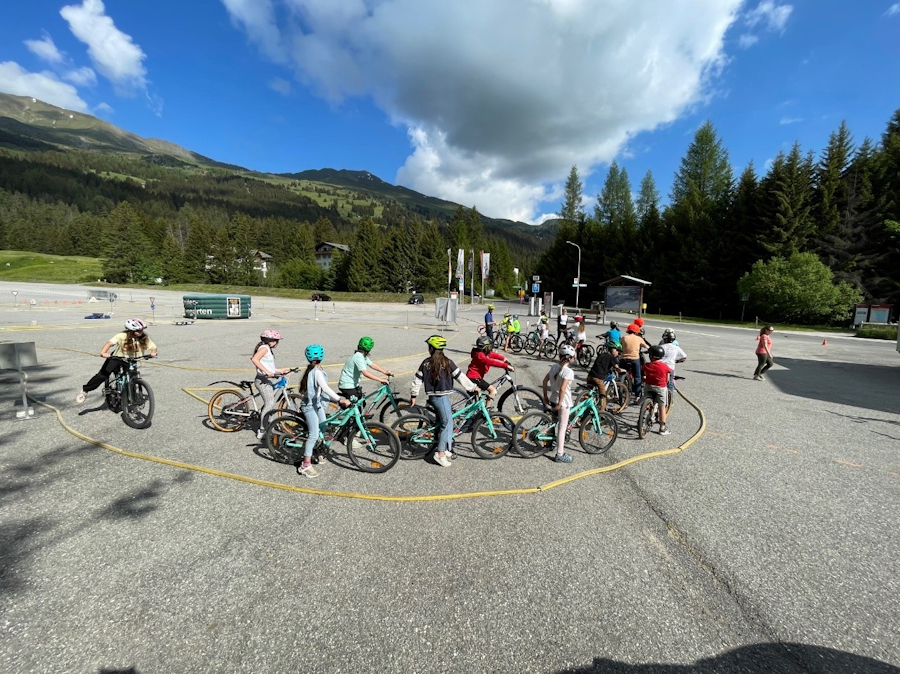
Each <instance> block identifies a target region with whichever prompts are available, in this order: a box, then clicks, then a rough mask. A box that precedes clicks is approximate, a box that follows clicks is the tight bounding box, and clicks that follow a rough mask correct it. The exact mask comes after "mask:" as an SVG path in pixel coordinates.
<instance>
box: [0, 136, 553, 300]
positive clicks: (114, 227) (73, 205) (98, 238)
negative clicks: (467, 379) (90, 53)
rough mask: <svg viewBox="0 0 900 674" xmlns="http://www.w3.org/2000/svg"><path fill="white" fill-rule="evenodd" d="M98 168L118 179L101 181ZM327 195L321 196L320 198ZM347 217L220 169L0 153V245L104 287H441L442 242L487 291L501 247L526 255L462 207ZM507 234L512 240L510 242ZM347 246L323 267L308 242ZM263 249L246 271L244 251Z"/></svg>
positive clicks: (507, 271)
mask: <svg viewBox="0 0 900 674" xmlns="http://www.w3.org/2000/svg"><path fill="white" fill-rule="evenodd" d="M102 172H108V173H113V174H117V175H125V176H130V178H128V179H125V180H121V179H108V178H104V177H102V176H101V175H100V173H102ZM333 204H334V202H333V201H332V205H333ZM353 215H354V219H353V220H348V219H347V218H344V217H342V216H341V214H340V213H339V212H338V210H337V209H336V208H334V207H323V206H321V205H318V204H317V203H316V202H314V201H313V200H311V199H310V198H308V197H304V196H300V195H297V194H294V193H292V192H290V191H289V190H287V189H285V188H284V187H282V186H278V185H273V184H271V183H267V182H265V181H263V180H257V179H253V178H247V177H243V176H239V175H236V174H234V173H231V172H229V171H226V170H213V171H209V170H206V171H199V170H195V169H193V168H192V167H189V169H187V170H186V169H185V168H184V167H183V166H180V165H179V166H175V167H166V166H164V165H161V164H160V163H159V162H155V161H154V162H147V161H142V160H140V159H135V158H133V157H131V158H129V157H121V156H107V155H101V154H88V153H79V152H68V153H65V152H36V153H30V154H28V155H26V156H25V157H21V156H16V155H13V154H12V153H6V152H3V151H2V150H0V248H3V249H10V250H24V251H34V252H39V253H49V254H54V255H84V256H89V257H100V258H102V259H103V272H104V275H105V278H106V280H108V281H110V282H112V283H153V282H154V281H155V279H157V278H162V279H164V281H165V282H166V283H211V284H232V285H263V284H264V285H272V286H278V287H286V288H309V289H321V290H346V291H351V292H373V291H375V292H397V293H407V292H412V291H417V292H444V291H446V289H447V248H454V259H455V249H456V248H466V249H467V250H469V249H474V250H475V251H479V250H485V251H487V252H490V253H491V256H492V259H493V264H492V269H491V276H490V278H489V279H488V281H487V285H488V287H491V288H495V289H496V290H497V292H498V293H500V294H502V293H512V285H513V283H514V275H513V265H512V262H511V258H512V254H515V255H516V256H517V258H518V259H519V260H521V261H520V264H521V265H527V264H531V266H534V264H536V262H537V258H538V252H537V251H536V250H534V249H532V248H533V247H532V248H529V247H528V246H526V245H523V243H522V237H514V239H515V240H514V242H513V244H512V247H513V250H514V251H515V252H514V253H512V254H511V252H510V241H508V240H507V239H505V238H501V237H499V236H497V235H494V236H487V235H485V233H484V231H483V228H482V217H481V215H480V214H479V213H478V211H477V210H475V209H474V208H472V209H465V208H462V207H460V208H459V209H457V211H456V212H455V213H454V215H453V217H452V218H451V219H450V220H449V221H441V220H435V219H425V217H424V216H422V215H419V214H416V213H414V212H412V211H411V210H409V209H407V208H405V207H402V206H400V205H398V204H396V203H392V202H386V203H384V204H383V208H382V213H381V216H380V217H378V218H376V217H375V216H374V208H372V207H368V208H362V209H359V210H358V211H356V212H354V213H353ZM511 240H512V239H511ZM324 241H328V242H335V243H344V244H347V245H349V246H350V249H351V252H350V253H349V254H348V255H344V256H343V257H339V258H338V259H336V260H334V261H333V263H332V266H331V268H330V269H329V270H328V271H327V272H326V271H324V270H322V269H321V268H320V267H319V266H318V265H317V264H316V262H315V246H316V245H317V244H318V243H321V242H324ZM254 250H260V251H263V252H265V253H268V254H269V255H271V256H272V261H271V262H272V267H273V272H272V273H271V274H269V275H268V276H267V278H266V279H263V278H262V277H261V275H260V273H259V272H256V271H254V269H253V264H252V259H253V256H252V254H251V251H254Z"/></svg>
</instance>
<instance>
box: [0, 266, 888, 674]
mask: <svg viewBox="0 0 900 674" xmlns="http://www.w3.org/2000/svg"><path fill="white" fill-rule="evenodd" d="M8 285H9V284H0V297H4V296H10V297H11V294H10V293H9V292H8V290H9V289H11V287H10V288H7V287H6V286H8ZM19 286H23V284H19ZM23 287H25V286H23ZM25 288H26V290H20V294H26V293H28V292H30V293H31V294H32V295H34V296H35V297H36V298H37V302H36V304H35V306H34V307H32V308H29V307H27V306H22V305H21V304H19V305H18V306H13V303H12V301H10V302H9V304H8V305H6V306H3V305H2V303H0V341H33V342H35V344H36V345H37V350H38V356H39V361H40V365H39V366H38V367H37V368H33V369H32V370H31V371H30V373H29V390H30V392H31V393H32V394H33V395H34V396H36V397H37V398H38V399H40V400H42V401H43V402H44V403H45V404H46V405H48V406H50V407H52V408H53V409H50V408H47V407H41V406H40V405H37V406H36V407H35V410H36V413H35V417H34V418H33V419H31V420H26V421H19V420H16V418H15V417H16V410H17V409H20V408H17V407H14V405H13V402H14V399H15V397H16V387H15V386H14V385H13V381H14V380H13V379H12V378H11V376H10V373H9V372H3V373H2V374H0V465H2V475H3V479H2V490H0V545H2V552H0V563H2V569H0V602H2V603H0V605H2V607H3V608H2V613H3V616H4V618H3V621H2V625H0V634H2V637H3V638H2V644H0V668H2V670H3V671H15V672H32V671H34V672H37V671H77V672H96V671H131V670H133V671H136V672H141V673H146V672H172V671H178V672H206V671H235V672H238V671H240V672H243V671H291V670H292V671H310V672H312V671H316V672H320V671H343V672H357V671H391V672H393V671H398V672H399V671H403V672H407V671H415V672H432V671H433V672H445V671H462V670H469V671H490V672H525V671H527V672H531V671H533V672H563V671H567V672H588V671H603V672H687V671H702V672H730V671H741V672H853V671H859V672H872V671H876V672H877V671H884V672H890V671H900V670H898V669H897V666H898V665H900V609H898V608H897V604H898V602H897V601H896V597H897V596H898V590H900V587H898V586H900V581H898V574H897V572H896V569H897V560H898V559H900V537H898V536H897V534H896V530H897V529H896V527H897V525H896V522H897V515H898V502H900V501H898V498H897V496H898V491H900V489H898V487H900V460H898V452H900V377H898V375H900V354H898V353H896V351H894V345H893V344H891V343H885V342H866V343H860V342H859V341H858V340H853V339H852V338H845V337H840V336H828V337H827V340H828V343H827V345H825V346H823V345H822V344H821V342H822V339H823V336H821V335H815V334H799V333H791V334H784V333H780V332H776V333H775V334H774V335H773V339H774V341H775V356H776V362H777V365H776V367H775V368H774V369H773V370H772V371H771V372H770V375H769V377H768V380H767V381H765V382H755V381H752V380H751V379H750V374H751V373H752V370H753V367H754V366H755V358H754V356H753V346H754V333H753V331H750V330H742V329H736V328H721V327H711V326H705V325H678V324H675V326H674V327H675V328H676V329H677V330H678V338H679V342H680V343H681V344H682V346H683V348H684V349H685V351H686V352H687V353H688V356H689V359H688V362H687V363H685V364H684V366H682V367H681V369H680V370H679V373H680V374H683V375H684V376H685V380H684V381H683V382H681V389H682V391H683V392H684V394H685V396H686V397H687V398H689V399H690V400H691V401H692V402H693V403H694V404H696V406H697V407H698V408H699V410H701V411H702V414H703V416H704V417H705V419H706V421H707V424H706V428H705V429H704V432H703V433H702V435H700V436H699V437H698V438H696V440H695V441H693V442H692V444H691V445H690V446H689V447H688V448H687V449H686V450H685V451H683V452H679V453H674V454H668V455H665V456H658V457H654V458H647V459H646V460H641V461H637V462H634V463H629V464H628V465H625V466H622V467H619V468H615V469H613V470H610V471H608V472H602V473H598V474H593V475H589V476H585V477H581V478H579V479H576V480H573V481H571V482H568V483H566V484H564V485H561V486H558V487H554V488H550V489H542V490H540V491H536V492H534V493H523V494H511V495H510V494H507V495H488V494H491V493H494V492H503V491H512V490H534V488H536V487H540V486H542V485H547V484H548V483H552V482H554V481H556V480H559V479H560V478H566V477H571V476H576V475H579V474H581V473H583V472H584V471H587V470H591V469H596V468H604V467H607V468H608V467H614V466H616V465H618V464H621V463H624V462H628V461H629V460H632V459H636V458H638V457H642V456H644V455H647V454H652V453H656V452H661V451H664V450H667V449H671V448H675V447H677V446H679V445H682V444H683V443H685V442H688V441H691V439H692V438H694V437H695V436H696V435H697V434H698V431H700V430H701V426H702V420H701V412H699V411H697V410H695V409H694V408H693V407H691V405H689V404H688V403H687V402H686V401H684V400H679V401H678V402H677V404H676V407H675V410H674V412H673V416H672V418H671V421H670V428H671V429H672V431H673V433H672V435H670V436H667V437H661V436H658V435H656V434H651V436H650V437H648V438H647V439H645V440H640V439H639V438H638V437H637V435H636V433H635V432H634V430H633V425H632V424H633V422H634V417H635V411H634V408H629V410H627V411H626V412H625V414H624V415H623V424H622V427H621V431H620V436H619V439H618V440H617V442H616V444H615V446H614V447H613V449H612V450H611V451H610V452H609V453H608V454H606V455H603V456H589V455H587V454H584V453H583V452H581V451H578V450H575V451H573V454H574V456H575V461H574V462H573V463H572V464H569V465H560V464H555V463H553V462H551V461H549V460H546V459H537V460H533V461H527V460H523V459H519V458H516V457H514V456H507V457H504V458H502V459H501V460H499V461H484V460H478V459H475V458H468V457H466V456H465V454H464V453H463V456H461V458H460V459H458V460H457V461H455V462H454V465H453V467H452V468H448V469H442V468H440V467H439V466H437V465H435V464H433V463H430V462H427V461H414V462H408V461H403V462H400V463H398V465H397V466H395V467H394V468H393V469H392V470H391V471H389V472H387V473H385V474H383V475H369V474H363V473H360V472H358V471H356V470H354V469H353V468H352V467H351V466H349V465H348V463H347V462H346V461H341V457H340V455H339V456H338V457H337V459H336V460H335V462H333V463H328V464H323V465H322V466H321V471H320V472H321V475H320V477H319V478H318V479H316V480H307V479H304V478H301V477H300V476H298V475H297V474H296V473H295V472H294V471H293V469H292V468H291V467H290V466H286V465H283V464H278V463H275V462H272V461H270V460H268V459H267V458H266V456H265V455H264V453H263V452H260V449H259V446H258V445H257V443H256V440H255V437H254V434H253V433H252V431H250V430H245V431H241V432H238V433H233V434H224V433H220V432H217V431H215V430H213V429H211V428H210V427H209V426H208V424H207V423H205V419H206V410H205V407H204V405H203V404H202V403H201V402H200V401H199V400H198V399H197V398H198V397H199V398H201V399H203V398H207V397H208V396H209V395H210V394H211V391H210V390H207V389H208V385H209V384H210V383H211V382H213V381H215V380H219V379H235V378H249V377H250V376H251V374H252V372H251V366H250V363H249V358H250V355H251V352H252V349H253V347H254V345H255V344H256V342H257V336H258V334H259V332H260V331H261V330H262V329H265V328H269V327H272V328H276V329H278V330H279V331H281V332H282V333H283V334H284V336H285V339H284V341H283V342H282V344H281V345H280V346H279V348H278V350H277V352H276V355H277V362H278V365H279V366H287V365H295V364H300V362H301V360H302V350H303V348H304V347H305V346H306V345H307V344H309V343H313V342H318V343H321V344H323V345H324V346H325V349H326V363H327V364H328V365H329V367H328V368H327V371H328V373H329V377H330V378H331V379H332V380H333V381H334V380H336V377H337V373H338V372H339V369H340V366H341V365H342V364H343V362H344V360H345V359H346V358H347V357H348V356H349V355H350V353H351V352H352V351H353V348H354V347H355V344H356V342H357V340H358V339H359V337H360V336H361V335H363V334H368V335H370V336H372V337H373V338H374V339H375V342H376V346H375V349H374V350H373V353H372V357H373V359H374V360H375V361H376V362H377V363H379V364H381V365H384V366H386V367H388V368H390V369H392V370H393V371H394V372H396V373H397V375H398V377H397V380H398V383H399V386H400V388H401V391H402V392H404V394H405V392H406V389H407V388H408V385H409V381H410V380H411V375H412V372H413V371H414V369H415V367H416V366H417V365H418V363H419V362H420V361H421V359H422V358H423V357H424V356H425V355H426V352H425V348H424V339H425V338H426V337H427V336H428V335H430V334H432V333H433V332H436V331H439V330H440V329H441V326H440V325H439V323H438V322H437V321H436V320H435V319H434V317H433V313H434V310H433V307H432V306H430V305H425V306H418V307H411V306H407V305H403V304H399V303H398V304H395V305H394V304H373V305H369V304H349V303H329V304H325V305H321V304H320V305H313V303H311V302H300V301H291V300H279V299H272V298H262V297H260V298H255V299H254V314H253V317H252V318H251V319H249V320H239V321H198V322H196V323H194V324H193V325H185V326H177V325H173V324H172V320H173V318H174V317H175V316H176V315H177V314H178V313H180V311H179V308H180V295H177V294H174V293H167V292H165V291H162V292H155V293H154V296H155V297H156V298H157V299H156V311H155V315H154V314H153V313H151V311H150V307H149V296H150V293H149V292H144V291H127V290H125V291H120V292H119V297H120V301H119V302H117V303H116V306H114V307H113V314H114V315H113V318H112V319H109V320H102V319H101V320H85V319H84V318H83V316H84V315H85V314H87V313H90V311H92V310H93V308H89V307H88V306H87V305H84V304H71V302H73V301H79V299H80V298H81V297H84V294H83V293H81V294H80V295H79V294H78V293H79V291H78V290H77V289H74V288H71V287H68V288H66V287H53V286H28V287H25ZM41 293H43V295H41ZM65 293H71V295H65ZM76 296H77V297H78V298H79V299H76ZM64 297H67V298H68V299H63V298H64ZM17 299H19V300H21V298H17ZM103 308H104V309H106V308H107V307H103ZM129 315H137V316H140V317H142V318H144V319H145V320H148V319H153V318H155V323H156V324H155V325H154V326H153V327H152V328H151V330H150V334H151V336H152V337H153V339H154V340H155V341H156V343H157V345H158V346H159V349H160V358H159V359H158V360H156V361H151V362H147V363H146V364H143V365H142V370H143V372H144V375H145V377H146V379H147V381H148V382H149V383H150V384H151V386H153V389H154V391H155V393H156V404H157V408H156V415H155V417H154V420H153V424H152V426H151V427H150V428H149V429H146V430H143V431H138V430H134V429H130V428H128V427H127V426H125V425H124V424H123V423H122V421H121V419H120V418H119V417H117V416H115V415H113V414H112V413H110V412H109V411H108V410H106V409H105V407H104V405H103V403H102V398H101V396H100V395H99V394H95V395H94V396H93V397H90V398H89V399H88V401H87V402H86V404H85V405H82V406H78V405H76V404H75V402H74V396H75V393H76V392H77V390H78V388H79V386H80V385H81V384H82V383H84V381H86V380H87V379H88V378H89V377H90V376H91V375H92V374H93V373H94V372H95V371H96V370H97V369H98V368H99V364H100V360H99V358H98V357H96V355H93V354H97V353H98V352H99V349H100V347H101V346H102V344H103V342H104V341H106V340H107V339H108V338H109V337H110V336H112V334H114V333H115V332H117V331H118V330H119V328H120V325H121V322H122V320H124V318H125V317H126V316H129ZM480 315H481V311H480V310H479V309H478V307H474V308H472V309H469V308H468V307H467V308H465V309H464V310H463V311H461V313H460V317H459V320H458V323H457V324H456V325H453V324H451V326H449V328H448V329H447V330H446V331H445V332H444V334H445V335H446V336H447V337H448V339H449V340H450V347H449V349H448V355H449V356H450V357H451V358H452V359H454V360H456V361H457V362H458V363H459V364H460V365H463V366H464V365H465V364H466V363H467V362H468V352H469V349H470V348H471V344H472V341H473V340H474V338H475V336H476V333H475V326H476V325H477V323H478V322H479V320H480ZM32 322H34V323H36V325H32ZM669 326H670V324H663V323H658V324H654V323H653V322H650V323H649V324H648V326H647V327H648V336H649V337H651V338H653V339H658V337H659V334H660V333H661V331H662V329H663V328H664V327H669ZM597 332H599V330H598V329H594V326H593V325H589V329H588V334H589V335H591V336H593V335H594V334H596V333H597ZM512 359H513V360H514V362H515V363H516V365H517V379H518V383H520V384H525V385H529V386H535V387H538V388H539V382H540V379H541V378H542V377H543V375H544V373H545V372H546V370H547V367H548V364H547V363H546V362H545V361H544V362H541V361H537V360H536V359H534V358H531V357H528V356H526V355H524V354H522V355H521V356H512ZM579 374H580V376H581V378H583V371H580V372H579ZM294 380H296V375H295V376H294ZM57 411H58V414H59V416H57ZM67 427H68V428H69V429H71V430H73V431H75V432H77V433H79V434H82V435H83V436H86V437H88V438H91V439H92V440H93V441H94V443H93V444H92V443H91V442H85V441H84V440H82V439H79V438H78V437H76V436H75V435H73V434H72V433H70V432H69V431H68V430H66V428H67ZM98 445H103V446H105V447H107V448H103V447H101V446H98ZM110 448H119V449H121V450H125V451H127V452H130V453H131V455H125V454H121V453H116V452H115V451H112V450H111V449H110ZM136 455H140V456H136ZM150 458H152V459H157V460H163V461H168V462H172V463H160V462H158V461H154V460H149V459H150ZM173 463H174V464H178V465H173ZM248 480H249V481H248ZM279 485H282V486H283V487H284V488H278V486H279ZM298 488H299V489H315V490H322V491H325V492H335V493H339V494H343V495H344V496H334V495H319V494H311V493H303V492H300V491H296V489H298ZM353 495H355V496H361V497H370V498H368V499H366V498H352V497H349V496H353ZM371 497H378V498H383V499H385V500H371ZM435 497H441V498H439V499H437V500H429V499H433V498H435Z"/></svg>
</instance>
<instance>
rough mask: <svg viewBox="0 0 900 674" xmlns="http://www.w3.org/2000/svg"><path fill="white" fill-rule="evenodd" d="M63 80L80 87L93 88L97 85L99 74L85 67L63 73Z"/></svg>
mask: <svg viewBox="0 0 900 674" xmlns="http://www.w3.org/2000/svg"><path fill="white" fill-rule="evenodd" d="M63 79H66V80H68V81H69V82H71V83H72V84H74V85H76V86H79V87H93V86H96V84H97V73H95V72H94V71H93V70H91V69H90V68H88V67H87V66H84V67H83V68H75V69H74V70H69V71H67V72H65V73H63Z"/></svg>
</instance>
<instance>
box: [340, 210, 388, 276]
mask: <svg viewBox="0 0 900 674" xmlns="http://www.w3.org/2000/svg"><path fill="white" fill-rule="evenodd" d="M380 257H381V233H380V232H379V230H378V227H377V225H376V224H375V223H374V222H373V221H372V219H371V218H365V219H364V220H363V221H362V222H361V223H360V224H359V228H357V230H356V240H355V242H354V244H353V247H352V249H351V250H350V262H349V264H348V267H347V290H349V291H350V292H367V291H368V292H372V291H380V290H382V289H383V288H384V285H385V280H384V271H383V269H382V268H381V264H380Z"/></svg>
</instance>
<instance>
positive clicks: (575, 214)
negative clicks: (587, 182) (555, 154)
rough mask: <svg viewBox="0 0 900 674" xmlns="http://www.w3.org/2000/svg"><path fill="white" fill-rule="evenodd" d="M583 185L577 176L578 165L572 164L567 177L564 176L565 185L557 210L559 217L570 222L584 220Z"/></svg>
mask: <svg viewBox="0 0 900 674" xmlns="http://www.w3.org/2000/svg"><path fill="white" fill-rule="evenodd" d="M583 196H584V185H583V184H582V183H581V178H580V177H579V176H578V167H577V166H574V165H573V166H572V169H571V170H570V171H569V177H568V178H566V186H565V188H564V191H563V204H562V208H561V209H560V211H559V217H560V219H562V220H566V221H568V222H571V223H579V222H584V219H585V212H584V206H582V203H581V202H582V198H583Z"/></svg>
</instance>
